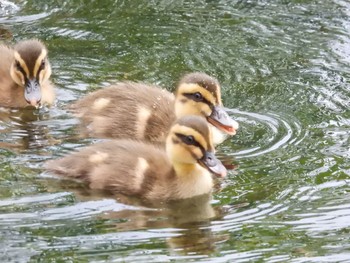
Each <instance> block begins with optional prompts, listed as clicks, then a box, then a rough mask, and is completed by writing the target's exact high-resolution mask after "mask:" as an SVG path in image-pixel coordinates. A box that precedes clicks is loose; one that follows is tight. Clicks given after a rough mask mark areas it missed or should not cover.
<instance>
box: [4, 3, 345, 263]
mask: <svg viewBox="0 0 350 263" xmlns="http://www.w3.org/2000/svg"><path fill="white" fill-rule="evenodd" d="M13 4H15V5H12V4H9V3H7V2H5V1H3V2H1V4H0V25H1V34H0V36H1V37H2V38H3V39H5V40H6V41H17V40H20V39H24V38H31V37H37V38H40V39H42V40H43V41H45V43H46V44H47V46H48V48H49V55H50V61H51V64H52V67H53V80H54V82H55V84H56V86H57V90H58V91H57V99H58V100H57V104H56V106H55V107H53V108H51V109H42V110H40V111H39V112H34V113H33V112H22V111H16V110H13V111H11V112H9V111H8V110H5V109H4V110H1V112H0V144H1V145H0V146H1V149H0V151H1V165H0V169H1V173H0V210H1V215H0V232H1V233H2V235H1V238H0V251H2V252H1V253H0V261H1V262H68V261H73V262H88V261H90V262H169V261H176V262H191V261H192V262H262V261H264V262H265V261H266V262H287V261H289V262H341V261H344V262H345V261H350V253H349V248H350V245H349V242H348V240H349V238H350V234H349V227H350V201H349V200H350V193H349V191H350V188H349V176H350V162H349V158H350V149H349V145H350V139H349V136H350V129H349V126H350V112H349V110H348V109H349V106H350V100H349V95H350V89H349V86H348V83H347V82H348V78H349V74H350V49H349V45H350V3H349V2H347V1H340V0H332V1H331V0H327V1H321V0H318V1H302V0H294V1H284V0H273V1H267V0H266V1H239V0H235V1H209V0H207V1H200V0H198V1H169V0H153V1H139V0H136V1H111V0H107V1H84V0H79V1H78V0H72V1H65V2H62V1H55V0H46V1H38V0H36V1H33V0H28V1H22V0H16V1H13ZM3 32H4V33H3ZM12 38H13V39H12ZM192 71H204V72H207V73H208V74H211V75H213V76H216V77H217V78H218V79H219V80H220V82H221V84H222V89H223V90H222V93H223V100H224V104H225V106H226V107H227V108H228V111H229V113H230V115H231V116H232V117H234V118H235V119H236V120H237V121H238V122H239V123H240V125H241V129H240V130H239V133H238V134H237V135H236V136H235V137H232V138H230V139H229V140H227V141H226V142H225V143H224V144H222V145H221V146H220V147H219V149H218V151H219V155H220V156H221V158H223V159H224V160H225V161H228V162H230V163H232V164H233V165H235V167H236V168H235V169H234V170H232V171H230V172H229V175H228V177H227V178H226V179H225V180H223V181H221V182H218V185H217V187H216V190H215V193H214V195H213V197H212V199H210V197H204V198H197V199H194V200H190V201H186V202H179V203H177V204H173V205H172V206H170V207H168V208H167V209H165V208H164V209H151V208H145V207H140V206H136V205H135V204H134V203H133V202H131V201H130V200H127V201H126V200H124V198H122V197H117V198H113V197H111V196H108V195H105V194H102V193H96V192H91V191H89V190H88V189H87V188H86V186H84V185H81V184H79V183H75V182H69V181H60V180H57V179H55V178H50V177H47V176H45V174H43V170H42V165H43V163H44V162H45V161H46V160H49V159H53V158H57V157H59V156H62V155H64V154H67V153H69V152H71V151H72V150H74V149H76V148H78V147H83V146H85V145H88V144H91V143H93V142H95V140H94V139H86V138H85V139H84V138H79V136H78V135H77V134H76V132H75V129H74V127H75V125H76V123H77V120H76V119H74V117H73V116H72V115H71V114H70V113H69V112H68V111H67V110H66V108H67V106H68V105H69V104H70V103H71V102H73V101H75V100H77V99H78V98H80V97H82V96H84V95H85V94H88V93H89V92H91V91H93V90H96V89H99V88H101V87H104V86H106V85H108V84H110V83H113V82H114V81H116V80H136V81H144V82H147V83H155V84H159V85H161V86H163V87H165V88H167V89H168V90H170V91H172V90H173V89H174V87H175V85H176V82H177V80H178V79H179V78H180V77H181V76H182V75H183V74H184V73H187V72H192Z"/></svg>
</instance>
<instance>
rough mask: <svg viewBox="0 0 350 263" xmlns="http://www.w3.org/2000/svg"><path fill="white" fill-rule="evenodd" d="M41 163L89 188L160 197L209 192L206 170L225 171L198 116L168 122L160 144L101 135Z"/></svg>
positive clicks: (146, 198) (166, 199)
mask: <svg viewBox="0 0 350 263" xmlns="http://www.w3.org/2000/svg"><path fill="white" fill-rule="evenodd" d="M45 168H46V169H47V170H48V171H49V172H52V173H54V174H56V175H60V176H65V177H69V178H74V179H80V180H82V181H85V182H87V183H88V184H89V187H90V188H91V189H99V190H107V191H110V192H111V193H121V194H124V195H129V196H136V197H140V198H142V199H144V200H162V201H168V200H169V201H170V200H178V199H185V198H190V197H194V196H199V195H202V194H207V193H210V192H211V190H212V188H213V180H212V177H211V174H214V175H217V176H218V177H225V176H226V172H227V171H226V169H225V167H224V166H223V165H222V163H221V162H220V161H219V160H218V159H217V158H216V157H215V155H214V146H213V143H212V138H211V134H210V129H209V128H208V125H207V122H206V120H205V119H204V118H202V117H198V116H184V117H181V118H179V119H178V120H177V121H176V122H175V123H174V124H173V126H172V127H171V129H170V131H169V134H168V136H167V139H166V147H165V150H164V149H162V148H161V147H157V146H156V145H154V144H149V143H146V142H142V141H136V140H130V139H119V140H112V141H104V142H100V143H97V144H94V145H91V146H89V147H87V148H84V149H82V150H80V151H78V152H75V153H73V154H71V155H68V156H66V157H63V158H61V159H58V160H52V161H48V162H47V163H46V164H45Z"/></svg>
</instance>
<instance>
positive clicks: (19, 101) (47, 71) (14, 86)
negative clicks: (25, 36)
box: [0, 39, 55, 108]
mask: <svg viewBox="0 0 350 263" xmlns="http://www.w3.org/2000/svg"><path fill="white" fill-rule="evenodd" d="M47 53H48V51H47V49H46V47H45V45H44V44H43V43H42V42H41V41H39V40H37V39H30V40H24V41H20V42H19V43H17V44H16V45H15V46H14V47H13V48H11V47H9V46H6V45H1V44H0V80H1V82H0V106H2V107H10V108H25V107H27V106H32V107H35V108H38V107H39V106H40V105H42V104H47V105H51V104H52V103H53V102H54V99H55V94H54V87H53V85H52V84H51V82H50V80H49V78H50V76H51V66H50V63H49V61H48V58H47Z"/></svg>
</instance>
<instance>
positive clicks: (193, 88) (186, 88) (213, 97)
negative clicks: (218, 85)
mask: <svg viewBox="0 0 350 263" xmlns="http://www.w3.org/2000/svg"><path fill="white" fill-rule="evenodd" d="M195 92H200V93H201V94H202V96H203V97H204V98H205V99H206V100H207V101H209V102H210V103H212V104H213V105H217V102H216V101H219V103H220V101H221V97H217V96H218V95H220V94H218V93H217V91H216V93H215V94H212V93H211V92H209V91H208V90H206V89H205V88H203V87H201V86H199V85H198V84H194V83H184V84H181V85H180V86H179V88H178V90H177V96H179V95H180V94H183V93H195Z"/></svg>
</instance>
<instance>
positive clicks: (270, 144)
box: [228, 110, 307, 159]
mask: <svg viewBox="0 0 350 263" xmlns="http://www.w3.org/2000/svg"><path fill="white" fill-rule="evenodd" d="M228 112H229V113H230V114H232V115H234V116H235V119H236V120H237V121H238V122H239V123H240V129H241V131H240V133H242V134H244V136H245V137H247V138H250V141H249V142H244V144H245V145H249V146H248V147H247V148H244V149H242V150H239V151H236V152H235V153H234V154H233V155H234V156H235V158H237V159H239V158H251V157H256V156H259V155H263V154H267V153H270V152H273V151H276V150H277V149H281V148H286V147H287V146H288V145H291V144H293V145H298V144H299V143H300V142H302V140H303V139H304V138H305V136H306V135H307V132H306V131H304V130H303V129H302V127H301V124H300V123H299V122H298V120H297V119H296V118H295V117H293V116H287V115H286V116H284V115H278V114H276V113H267V114H259V113H253V112H246V111H240V110H228ZM233 140H234V141H235V142H236V140H235V139H233Z"/></svg>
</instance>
